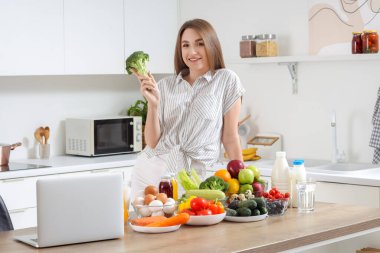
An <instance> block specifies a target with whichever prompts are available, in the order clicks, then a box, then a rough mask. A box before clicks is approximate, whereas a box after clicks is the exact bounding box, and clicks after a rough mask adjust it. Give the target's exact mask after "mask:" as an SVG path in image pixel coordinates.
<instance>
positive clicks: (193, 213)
mask: <svg viewBox="0 0 380 253" xmlns="http://www.w3.org/2000/svg"><path fill="white" fill-rule="evenodd" d="M181 213H188V214H189V215H196V213H195V212H194V211H193V210H191V209H183V210H182V211H181Z"/></svg>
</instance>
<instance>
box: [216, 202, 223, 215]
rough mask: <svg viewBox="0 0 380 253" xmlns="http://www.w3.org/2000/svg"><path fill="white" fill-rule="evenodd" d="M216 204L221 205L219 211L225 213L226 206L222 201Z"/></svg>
mask: <svg viewBox="0 0 380 253" xmlns="http://www.w3.org/2000/svg"><path fill="white" fill-rule="evenodd" d="M216 205H217V206H218V207H219V213H224V206H223V204H222V202H217V203H216Z"/></svg>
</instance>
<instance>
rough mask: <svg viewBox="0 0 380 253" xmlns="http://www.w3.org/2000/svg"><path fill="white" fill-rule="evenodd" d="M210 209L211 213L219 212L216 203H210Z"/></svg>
mask: <svg viewBox="0 0 380 253" xmlns="http://www.w3.org/2000/svg"><path fill="white" fill-rule="evenodd" d="M210 210H211V213H212V214H219V207H218V205H216V204H211V206H210Z"/></svg>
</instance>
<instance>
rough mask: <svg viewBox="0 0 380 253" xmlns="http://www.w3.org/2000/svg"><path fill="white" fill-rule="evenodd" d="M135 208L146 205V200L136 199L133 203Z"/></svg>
mask: <svg viewBox="0 0 380 253" xmlns="http://www.w3.org/2000/svg"><path fill="white" fill-rule="evenodd" d="M133 205H134V206H141V205H144V198H143V197H136V198H135V200H134V201H133Z"/></svg>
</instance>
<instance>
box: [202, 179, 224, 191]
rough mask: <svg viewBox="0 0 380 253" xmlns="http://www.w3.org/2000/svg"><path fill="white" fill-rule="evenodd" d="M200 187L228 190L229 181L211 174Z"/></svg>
mask: <svg viewBox="0 0 380 253" xmlns="http://www.w3.org/2000/svg"><path fill="white" fill-rule="evenodd" d="M199 189H209V190H220V191H222V192H226V191H227V190H228V183H226V182H224V180H223V179H221V178H220V177H216V176H211V177H209V178H207V179H206V180H205V181H203V182H202V183H201V184H200V185H199Z"/></svg>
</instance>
